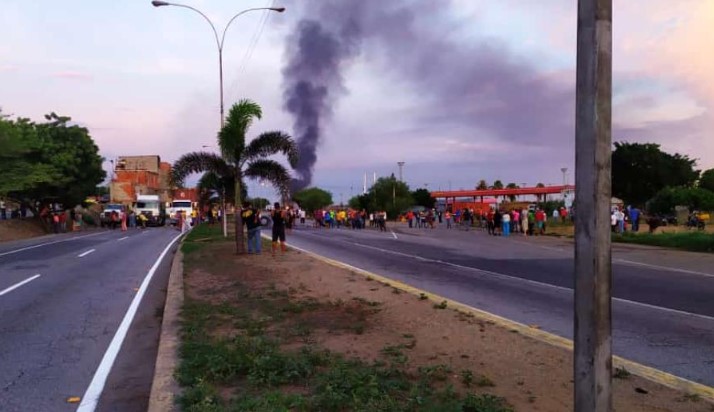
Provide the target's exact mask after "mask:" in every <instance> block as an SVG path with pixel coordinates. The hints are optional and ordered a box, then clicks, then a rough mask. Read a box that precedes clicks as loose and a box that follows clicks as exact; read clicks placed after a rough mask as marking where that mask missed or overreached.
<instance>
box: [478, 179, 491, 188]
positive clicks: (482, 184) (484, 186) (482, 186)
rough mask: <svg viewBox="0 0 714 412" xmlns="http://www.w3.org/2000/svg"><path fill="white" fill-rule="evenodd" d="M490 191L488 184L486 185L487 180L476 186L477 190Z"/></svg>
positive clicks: (480, 181) (479, 182)
mask: <svg viewBox="0 0 714 412" xmlns="http://www.w3.org/2000/svg"><path fill="white" fill-rule="evenodd" d="M486 189H488V183H486V181H485V180H483V179H481V180H479V181H478V184H477V185H476V190H486Z"/></svg>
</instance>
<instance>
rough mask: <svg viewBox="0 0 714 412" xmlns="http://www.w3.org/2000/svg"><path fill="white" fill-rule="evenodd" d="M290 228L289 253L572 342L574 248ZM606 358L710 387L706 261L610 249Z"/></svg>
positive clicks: (712, 264) (713, 307) (477, 234)
mask: <svg viewBox="0 0 714 412" xmlns="http://www.w3.org/2000/svg"><path fill="white" fill-rule="evenodd" d="M392 229H393V231H390V232H387V233H379V232H377V231H373V230H362V231H352V230H348V229H341V230H316V229H312V228H298V229H297V230H294V231H293V233H292V234H291V235H289V236H288V244H292V245H295V246H297V247H300V248H303V249H306V250H309V251H312V252H315V253H318V254H320V255H323V256H326V257H329V258H332V259H335V260H339V261H342V262H344V263H347V264H350V265H352V266H355V267H358V268H361V269H365V270H368V271H371V272H374V273H377V274H379V275H383V276H387V277H390V278H393V279H396V280H399V281H402V282H404V283H407V284H410V285H412V286H415V287H418V288H421V289H425V290H428V291H431V292H433V293H437V294H440V295H442V296H445V297H447V298H450V299H453V300H456V301H459V302H462V303H465V304H468V305H470V306H473V307H476V308H479V309H483V310H486V311H489V312H491V313H495V314H497V315H500V316H503V317H506V318H509V319H512V320H515V321H518V322H521V323H524V324H528V325H534V324H535V325H538V326H540V327H541V328H542V329H543V330H546V331H549V332H552V333H555V334H557V335H560V336H563V337H566V338H569V339H572V334H573V331H572V325H573V321H572V311H573V291H572V289H573V283H574V279H573V244H572V242H571V241H568V240H560V239H554V238H550V237H538V238H532V237H529V238H524V237H522V236H511V237H507V238H504V237H493V236H488V235H487V234H486V233H484V232H482V231H474V230H472V231H468V232H466V231H462V230H446V229H443V228H438V229H436V230H430V229H427V230H424V229H409V228H406V227H405V226H393V227H392ZM613 281H614V285H613V295H614V300H613V328H614V343H613V344H614V351H615V353H616V354H617V355H620V356H623V357H625V358H627V359H630V360H633V361H636V362H639V363H642V364H645V365H648V366H652V367H655V368H657V369H661V370H664V371H666V372H669V373H673V374H675V375H678V376H681V377H684V378H687V379H691V380H693V381H696V382H700V383H703V384H706V385H710V386H714V256H713V255H708V254H697V253H687V252H678V251H670V250H663V249H655V248H644V247H638V246H627V245H615V246H614V249H613Z"/></svg>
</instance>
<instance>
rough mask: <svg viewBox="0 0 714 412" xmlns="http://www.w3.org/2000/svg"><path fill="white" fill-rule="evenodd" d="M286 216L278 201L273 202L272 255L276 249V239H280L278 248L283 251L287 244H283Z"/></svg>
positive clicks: (285, 249)
mask: <svg viewBox="0 0 714 412" xmlns="http://www.w3.org/2000/svg"><path fill="white" fill-rule="evenodd" d="M286 218H287V213H286V211H284V210H282V209H281V208H280V203H278V202H275V205H274V209H273V233H272V234H273V247H272V251H273V256H275V251H276V250H277V249H278V241H280V250H281V251H282V252H283V253H285V252H286V251H287V245H286V244H285V220H286Z"/></svg>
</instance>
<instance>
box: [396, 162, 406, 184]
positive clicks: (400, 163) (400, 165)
mask: <svg viewBox="0 0 714 412" xmlns="http://www.w3.org/2000/svg"><path fill="white" fill-rule="evenodd" d="M404 163H405V162H397V165H399V181H400V182H403V181H404V176H403V175H402V169H403V168H404Z"/></svg>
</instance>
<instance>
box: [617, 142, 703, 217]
mask: <svg viewBox="0 0 714 412" xmlns="http://www.w3.org/2000/svg"><path fill="white" fill-rule="evenodd" d="M695 164H696V160H694V159H690V158H689V157H688V156H684V155H680V154H679V153H675V154H673V155H671V154H669V153H665V152H663V151H662V150H660V146H659V145H658V144H654V143H627V142H616V143H615V150H614V151H613V152H612V195H613V196H616V197H619V198H621V199H623V200H625V201H626V202H628V203H634V204H638V205H642V204H644V203H645V202H646V201H647V200H649V199H651V198H652V197H653V196H654V195H655V194H657V192H659V191H660V190H662V189H664V188H665V187H667V186H670V187H678V186H684V187H691V186H692V185H693V184H694V182H696V180H697V178H698V177H699V171H698V170H695V169H694V166H695Z"/></svg>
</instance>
